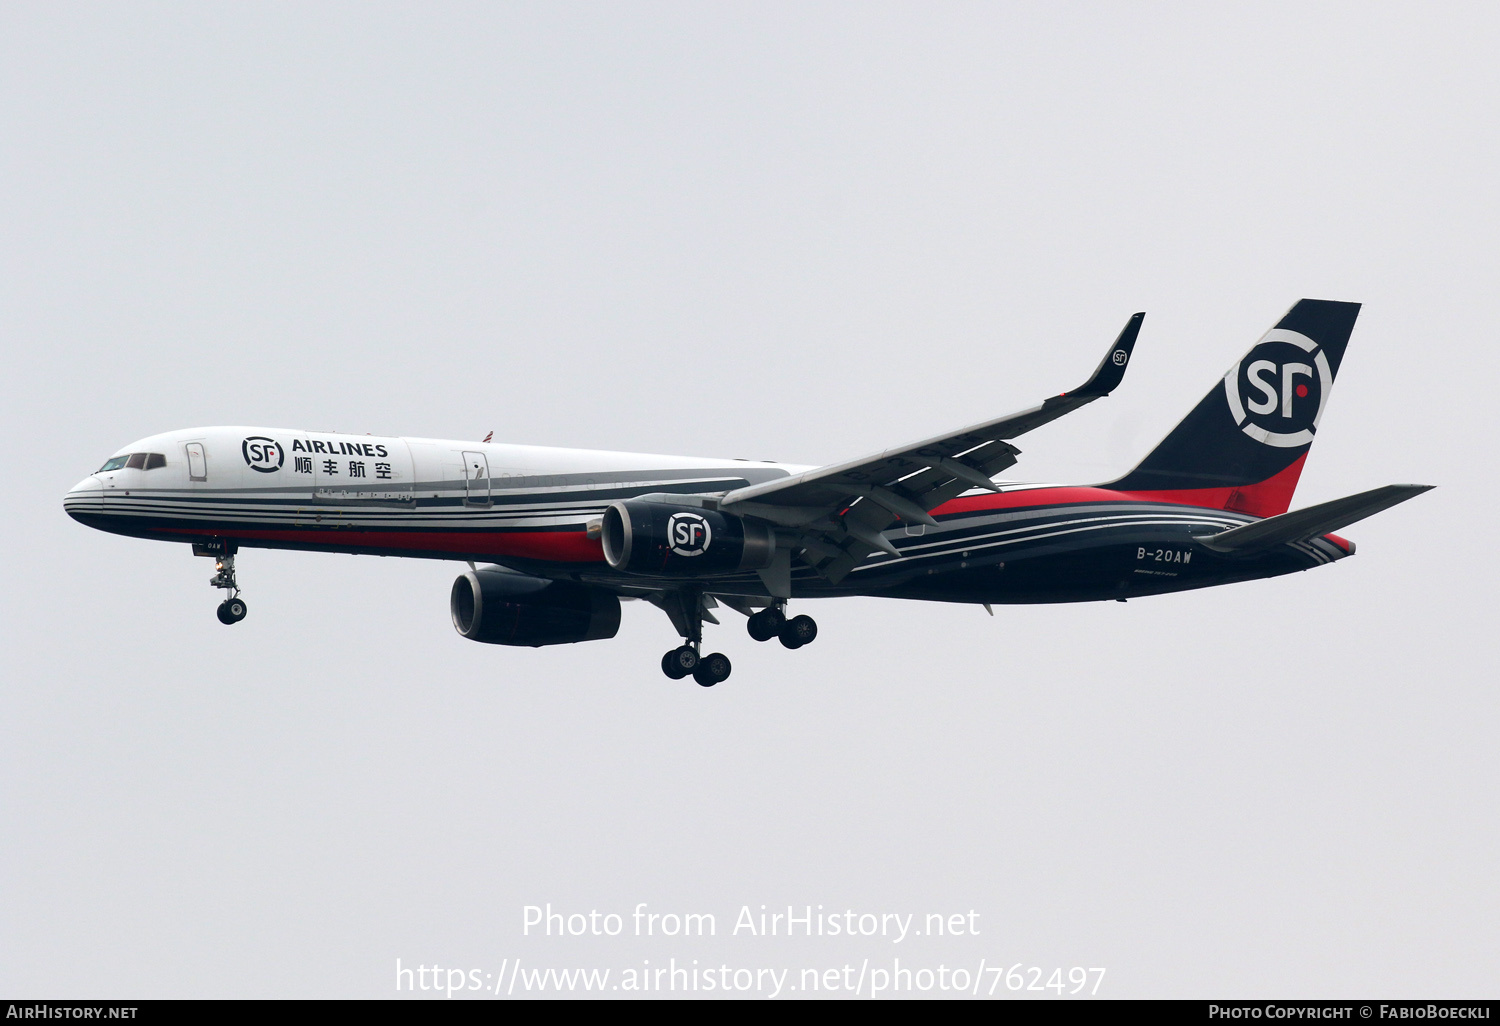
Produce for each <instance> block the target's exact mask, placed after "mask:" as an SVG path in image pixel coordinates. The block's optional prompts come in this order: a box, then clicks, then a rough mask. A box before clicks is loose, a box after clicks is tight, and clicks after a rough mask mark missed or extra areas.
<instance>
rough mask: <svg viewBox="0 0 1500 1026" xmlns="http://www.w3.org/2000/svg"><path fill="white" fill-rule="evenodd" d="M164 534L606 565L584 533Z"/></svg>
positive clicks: (168, 530)
mask: <svg viewBox="0 0 1500 1026" xmlns="http://www.w3.org/2000/svg"><path fill="white" fill-rule="evenodd" d="M158 530H159V531H160V532H161V533H163V534H190V535H193V536H195V537H200V538H203V537H210V538H226V539H229V540H236V541H237V540H243V541H279V542H288V543H291V544H296V545H324V546H328V547H329V548H335V549H351V548H355V549H386V550H389V551H401V550H406V551H411V552H451V553H453V555H454V557H462V556H479V557H488V556H516V557H519V558H522V559H540V560H548V561H552V562H558V563H602V562H604V548H603V547H602V546H601V545H600V543H599V542H598V541H594V540H590V538H589V537H588V535H587V534H585V533H584V532H583V531H362V530H357V529H351V528H343V527H340V528H333V529H328V530H322V531H295V530H294V531H268V530H240V529H237V528H212V529H209V530H204V529H194V528H187V527H163V528H158Z"/></svg>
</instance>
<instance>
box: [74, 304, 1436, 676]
mask: <svg viewBox="0 0 1500 1026" xmlns="http://www.w3.org/2000/svg"><path fill="white" fill-rule="evenodd" d="M1359 310H1360V305H1359V304H1358V303H1343V302H1332V301H1326V300H1313V299H1303V300H1301V301H1300V302H1298V303H1296V304H1295V305H1294V306H1293V307H1292V308H1291V309H1290V310H1289V311H1288V312H1287V313H1286V315H1285V316H1284V317H1282V318H1281V320H1280V321H1278V322H1277V323H1276V326H1275V327H1274V328H1272V329H1271V330H1270V331H1268V332H1267V333H1266V334H1265V335H1263V336H1262V337H1261V338H1260V339H1259V341H1257V342H1256V343H1255V345H1254V346H1252V347H1251V349H1250V351H1249V352H1248V353H1246V354H1245V356H1244V357H1243V358H1242V359H1240V361H1239V362H1238V363H1236V364H1235V365H1234V366H1233V367H1231V368H1230V369H1229V372H1228V373H1227V374H1226V375H1225V376H1224V378H1223V379H1222V381H1216V382H1215V383H1214V386H1213V387H1212V388H1211V389H1210V390H1209V392H1208V394H1207V395H1206V396H1204V398H1203V400H1202V401H1201V402H1199V403H1198V405H1197V406H1196V407H1194V408H1193V409H1192V411H1191V412H1189V413H1188V415H1187V416H1186V417H1185V418H1184V419H1183V421H1182V422H1181V423H1180V424H1178V425H1177V427H1176V428H1174V429H1173V430H1172V431H1171V432H1170V433H1169V434H1168V435H1167V436H1166V438H1165V439H1164V440H1163V441H1162V442H1161V443H1160V444H1159V445H1157V447H1156V448H1155V449H1153V450H1152V451H1151V452H1150V453H1149V454H1147V456H1146V457H1145V459H1143V460H1142V461H1141V463H1140V464H1139V465H1138V466H1136V467H1135V469H1133V470H1131V471H1130V472H1129V473H1127V474H1125V475H1124V476H1123V477H1121V478H1118V479H1117V480H1114V481H1110V482H1108V483H1105V484H1097V485H1050V484H1021V483H1014V482H1009V481H998V482H997V481H996V480H994V478H995V477H996V475H998V474H999V473H1000V472H1002V471H1004V470H1006V469H1007V468H1009V467H1010V466H1012V465H1013V464H1014V463H1015V462H1016V458H1017V456H1018V455H1019V454H1020V450H1019V449H1018V448H1016V446H1015V445H1014V444H1012V443H1013V441H1014V439H1016V438H1018V437H1019V436H1021V435H1023V434H1025V433H1026V432H1028V431H1032V430H1034V429H1036V428H1039V427H1041V426H1042V425H1044V424H1046V423H1048V422H1050V421H1053V420H1055V419H1057V418H1058V417H1061V416H1063V415H1064V414H1067V413H1070V412H1072V411H1073V410H1076V409H1078V408H1080V407H1082V406H1084V405H1086V404H1088V403H1091V402H1093V401H1094V400H1096V399H1099V398H1102V397H1104V396H1106V395H1109V394H1110V392H1112V391H1113V390H1114V389H1115V388H1116V387H1117V386H1118V385H1119V384H1120V382H1121V381H1122V380H1123V378H1124V375H1125V370H1126V367H1127V366H1128V364H1129V361H1130V358H1131V354H1132V352H1133V351H1134V347H1135V342H1136V338H1137V336H1138V335H1139V333H1140V330H1141V324H1142V322H1143V319H1144V317H1145V315H1144V314H1141V313H1137V314H1135V315H1133V316H1132V317H1131V318H1130V320H1129V321H1128V322H1127V323H1126V325H1125V328H1124V330H1123V331H1121V332H1120V335H1119V337H1118V338H1116V339H1115V341H1114V343H1113V344H1112V345H1111V346H1110V347H1109V349H1108V351H1107V352H1106V353H1105V355H1104V359H1103V360H1102V361H1101V362H1100V363H1099V366H1098V367H1097V369H1096V370H1095V371H1094V373H1093V374H1092V375H1091V376H1090V377H1089V379H1088V380H1087V381H1086V382H1085V383H1084V384H1083V385H1081V386H1080V387H1078V388H1076V389H1074V390H1073V391H1071V392H1063V393H1061V394H1059V395H1055V396H1052V397H1051V398H1049V399H1047V400H1046V401H1044V402H1042V403H1041V404H1040V405H1038V406H1034V407H1031V408H1030V409H1026V410H1022V411H1021V412H1019V413H1013V414H1009V415H1007V416H1004V417H999V418H996V419H993V420H988V421H985V422H983V423H980V424H975V425H973V426H971V427H967V428H963V429H962V430H959V431H954V432H950V433H948V434H943V435H938V436H936V437H933V438H927V439H923V440H921V441H918V442H915V443H912V444H910V445H904V446H899V447H897V448H893V449H887V450H884V451H882V452H878V453H875V454H873V455H871V456H866V457H863V458H861V459H855V460H850V461H848V462H845V463H837V464H832V465H829V466H823V467H808V466H798V465H791V464H782V463H775V462H761V461H753V460H738V459H703V458H695V457H687V456H657V455H645V454H639V453H626V452H605V451H593V450H580V449H560V448H546V447H539V446H522V445H503V444H495V443H489V442H466V441H445V440H437V439H428V438H403V437H391V436H374V435H353V434H339V433H333V432H321V431H299V430H289V429H282V428H259V427H208V428H192V429H188V430H183V431H171V432H168V433H166V434H159V435H153V436H151V437H149V438H143V439H141V440H140V441H138V442H132V443H131V444H130V445H127V446H125V447H124V448H123V449H121V450H119V451H118V452H117V453H116V454H115V455H113V456H111V457H110V458H109V459H108V460H106V461H105V463H104V465H103V466H102V467H100V468H99V470H97V471H96V472H95V473H93V474H91V475H89V476H88V477H86V478H85V479H84V480H83V481H81V482H80V483H79V484H78V485H77V486H75V487H74V488H73V489H72V490H71V491H69V492H68V494H67V496H66V498H65V499H64V502H63V506H64V509H65V510H66V512H67V513H68V514H69V515H70V516H72V517H73V518H74V519H76V520H78V521H80V522H81V523H83V524H86V525H87V526H89V527H94V528H98V529H100V530H103V531H109V532H112V533H115V534H123V535H128V536H132V537H139V538H154V539H158V540H163V541H174V542H180V543H183V544H189V545H191V546H192V551H193V553H194V555H199V556H208V557H212V558H214V559H215V561H216V562H215V571H216V572H215V574H214V576H213V578H212V579H211V580H210V582H209V583H210V584H211V585H212V586H213V587H215V588H219V589H223V591H224V592H225V598H224V601H223V602H221V603H220V605H219V608H218V617H219V620H220V621H221V622H223V623H225V624H235V623H238V622H239V621H241V620H243V619H244V617H245V613H246V605H245V601H244V599H243V598H242V597H241V596H240V588H239V583H238V580H237V578H236V571H235V556H236V554H237V553H238V551H239V550H240V549H241V548H279V549H301V550H308V551H316V552H346V553H357V554H376V555H383V556H415V557H424V558H429V559H448V560H461V561H465V562H467V563H468V565H469V569H468V571H467V572H465V573H463V574H461V575H460V576H459V577H458V578H457V580H455V581H454V583H453V587H452V589H451V591H450V593H449V609H450V612H451V615H452V618H453V624H454V627H455V628H456V629H457V631H458V633H459V634H460V635H462V636H463V637H465V638H467V639H469V640H471V641H479V642H484V643H487V644H495V645H518V646H533V647H540V646H543V645H559V644H569V643H574V642H582V641H593V640H599V639H605V638H612V637H614V636H615V635H616V634H617V633H618V631H619V627H620V601H621V600H622V599H627V600H628V599H642V600H645V601H648V602H650V603H652V604H654V605H656V606H657V607H659V608H660V609H661V610H662V611H664V612H665V613H666V614H667V616H668V617H669V618H670V620H671V622H672V625H673V627H674V628H675V629H676V631H677V633H678V634H679V635H680V636H681V637H682V639H683V643H682V645H681V646H679V647H677V648H674V649H672V650H671V651H669V652H667V653H666V654H665V655H663V656H662V660H661V668H662V672H663V673H665V674H666V675H667V676H668V677H670V678H672V679H674V680H681V679H683V678H685V677H688V676H692V678H693V679H694V680H695V681H696V682H697V683H698V684H700V685H702V686H704V687H712V686H714V685H716V684H718V683H720V682H722V681H724V680H725V679H727V678H728V677H729V675H730V670H731V665H730V661H729V658H728V657H727V656H725V655H724V654H723V653H719V652H714V653H710V654H707V655H704V654H703V651H702V649H703V625H704V624H705V623H712V624H718V623H719V620H718V619H717V617H716V616H715V615H714V613H713V610H714V609H717V608H719V607H720V606H721V605H723V606H726V607H728V608H730V609H733V610H735V611H737V612H739V613H741V614H743V615H744V616H746V617H747V618H748V619H747V621H746V626H747V629H748V631H749V634H750V636H751V637H752V638H753V639H754V640H756V641H769V640H771V639H773V638H774V639H777V640H779V641H780V643H781V644H782V645H784V646H785V647H786V648H788V649H797V648H801V647H803V646H804V645H807V644H809V643H810V642H812V641H813V640H814V639H815V638H816V637H817V634H818V627H817V623H816V622H815V621H814V620H813V618H812V617H810V616H808V615H807V614H805V613H803V614H798V615H790V614H789V613H788V610H787V604H788V602H790V601H793V600H802V599H812V598H827V597H836V596H845V595H873V596H884V597H890V598H904V599H920V600H928V601H938V602H960V603H971V604H979V605H983V606H984V607H985V609H986V611H988V612H989V613H990V615H992V616H993V615H994V610H993V608H992V606H993V605H998V604H1007V603H1038V602H1085V601H1100V600H1110V599H1114V600H1117V601H1121V602H1123V601H1125V600H1127V599H1131V598H1139V597H1143V596H1147V595H1159V594H1165V593H1169V592H1177V591H1185V590H1189V589H1194V588H1205V587H1210V586H1213V585H1220V584H1229V583H1233V582H1238V581H1248V580H1256V579H1259V578H1265V577H1276V576H1280V575H1282V574H1288V573H1292V572H1293V571H1299V570H1309V569H1312V568H1313V567H1317V566H1322V565H1323V564H1325V563H1333V562H1336V561H1337V560H1340V559H1344V558H1346V557H1348V556H1351V555H1353V554H1354V543H1353V542H1350V541H1347V540H1345V539H1343V538H1341V537H1339V536H1338V535H1336V534H1333V533H1331V532H1333V531H1335V530H1338V529H1341V528H1343V527H1345V526H1347V525H1349V524H1352V523H1354V522H1355V521H1358V520H1361V519H1363V518H1364V517H1367V516H1370V515H1372V514H1374V513H1378V512H1380V511H1381V510H1384V509H1388V508H1389V507H1391V506H1394V505H1396V504H1397V503H1400V502H1404V501H1406V500H1407V499H1410V498H1412V497H1413V496H1415V495H1417V494H1420V493H1421V492H1424V491H1426V490H1427V489H1428V488H1430V487H1432V486H1430V485H1413V484H1393V485H1386V486H1385V487H1382V488H1375V489H1373V490H1371V491H1366V492H1361V493H1359V494H1357V495H1351V496H1348V497H1345V498H1342V499H1335V500H1333V501H1331V502H1324V503H1319V504H1318V505H1315V506H1310V507H1307V508H1305V509H1300V510H1297V511H1296V512H1288V510H1289V508H1290V505H1291V499H1292V493H1293V491H1294V490H1295V488H1296V486H1297V480H1298V478H1299V477H1300V475H1301V473H1302V467H1303V464H1304V462H1305V461H1306V458H1307V453H1308V450H1309V449H1310V448H1311V446H1312V443H1313V440H1314V438H1315V437H1316V434H1317V431H1318V429H1319V425H1320V423H1321V421H1322V417H1323V411H1324V408H1325V406H1326V404H1327V402H1328V397H1329V394H1330V392H1331V391H1332V388H1333V382H1334V378H1335V376H1336V375H1337V373H1338V369H1339V366H1340V364H1341V363H1342V361H1343V357H1344V350H1345V347H1346V346H1347V344H1348V342H1349V337H1350V335H1351V333H1352V332H1353V329H1354V322H1355V319H1356V317H1358V315H1359ZM480 562H484V563H486V564H487V565H485V566H483V567H480V566H478V563H480Z"/></svg>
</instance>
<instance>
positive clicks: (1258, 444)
mask: <svg viewBox="0 0 1500 1026" xmlns="http://www.w3.org/2000/svg"><path fill="white" fill-rule="evenodd" d="M1358 316H1359V304H1358V303H1336V302H1332V301H1329V300H1323V299H1304V300H1301V301H1300V302H1298V303H1297V305H1296V306H1294V307H1292V308H1291V309H1290V310H1288V311H1287V313H1286V316H1285V317H1283V318H1282V319H1281V320H1280V321H1279V322H1277V324H1276V327H1274V328H1272V329H1271V330H1270V331H1268V332H1266V333H1265V335H1264V336H1262V337H1261V340H1260V341H1259V342H1257V343H1255V345H1254V346H1253V347H1251V349H1250V351H1249V352H1248V353H1246V354H1245V356H1244V358H1243V359H1241V360H1240V362H1239V363H1237V364H1235V365H1234V366H1233V367H1231V368H1230V370H1229V373H1228V374H1226V375H1225V376H1224V380H1223V381H1221V382H1219V383H1218V384H1217V385H1215V386H1214V388H1213V389H1212V390H1211V391H1210V392H1209V393H1208V395H1206V396H1204V397H1203V401H1202V402H1200V403H1199V404H1198V405H1197V406H1196V407H1194V408H1193V412H1191V413H1189V414H1188V415H1187V416H1186V417H1185V418H1183V421H1182V423H1181V424H1178V425H1177V427H1176V428H1174V429H1173V431H1172V433H1171V434H1169V435H1167V437H1166V438H1164V439H1163V440H1162V442H1161V444H1160V445H1158V446H1157V447H1156V448H1155V449H1153V450H1152V451H1151V453H1150V454H1149V455H1148V456H1147V457H1146V458H1145V459H1144V460H1142V461H1141V463H1140V466H1138V467H1136V468H1135V469H1134V470H1132V471H1131V472H1130V473H1128V474H1126V475H1125V476H1124V477H1122V478H1120V479H1119V480H1118V481H1115V482H1113V483H1111V484H1109V485H1106V487H1109V488H1114V489H1116V490H1118V491H1125V492H1133V493H1136V494H1144V495H1149V496H1150V497H1152V498H1154V499H1164V500H1166V501H1168V502H1187V503H1191V504H1193V505H1195V506H1209V507H1213V508H1216V509H1229V510H1235V511H1238V512H1241V513H1249V514H1251V515H1252V516H1257V517H1272V516H1276V515H1278V514H1281V513H1285V512H1286V511H1287V509H1288V507H1290V506H1291V503H1292V492H1293V491H1295V490H1296V488H1297V478H1298V477H1300V476H1301V474H1302V464H1303V461H1305V460H1306V459H1307V450H1308V449H1310V448H1312V443H1313V438H1314V437H1315V435H1316V434H1317V430H1318V422H1319V421H1320V420H1321V419H1322V416H1323V408H1324V406H1325V405H1326V404H1327V402H1328V394H1329V393H1330V392H1331V391H1332V390H1333V379H1334V377H1335V375H1337V374H1338V371H1339V364H1340V363H1341V362H1342V361H1343V359H1344V347H1345V346H1347V345H1348V344H1349V335H1350V333H1351V332H1352V331H1353V330H1354V319H1355V318H1356V317H1358Z"/></svg>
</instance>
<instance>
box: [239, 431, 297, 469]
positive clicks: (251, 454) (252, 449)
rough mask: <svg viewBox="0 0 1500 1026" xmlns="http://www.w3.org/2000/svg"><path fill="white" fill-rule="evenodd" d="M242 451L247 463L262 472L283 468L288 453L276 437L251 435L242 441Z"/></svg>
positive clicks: (251, 467)
mask: <svg viewBox="0 0 1500 1026" xmlns="http://www.w3.org/2000/svg"><path fill="white" fill-rule="evenodd" d="M240 452H241V453H243V454H244V456H245V465H246V466H248V467H249V468H250V469H251V470H258V471H260V472H261V473H262V474H274V473H275V472H276V471H278V470H280V469H281V464H282V462H283V461H285V460H286V453H284V452H283V451H282V449H281V446H280V444H279V443H277V442H276V440H275V439H272V438H265V437H263V436H261V435H251V436H250V437H249V438H247V439H245V440H244V441H243V442H241V443H240Z"/></svg>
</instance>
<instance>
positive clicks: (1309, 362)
mask: <svg viewBox="0 0 1500 1026" xmlns="http://www.w3.org/2000/svg"><path fill="white" fill-rule="evenodd" d="M1332 388H1333V370H1332V369H1331V368H1330V367H1329V365H1328V357H1327V355H1326V354H1324V352H1323V350H1322V348H1321V347H1319V345H1318V344H1317V343H1316V342H1314V341H1313V340H1312V339H1310V338H1308V337H1307V336H1306V335H1303V334H1301V333H1300V332H1295V331H1287V330H1286V329H1284V328H1273V329H1271V330H1270V331H1268V332H1266V336H1265V338H1263V339H1261V340H1260V342H1259V343H1257V344H1256V346H1255V348H1254V349H1252V350H1250V352H1249V353H1248V354H1246V356H1245V358H1244V359H1243V360H1241V361H1240V362H1239V365H1238V366H1236V367H1235V368H1234V369H1233V370H1231V371H1230V372H1229V373H1228V374H1226V375H1225V376H1224V395H1225V397H1226V398H1227V399H1228V400H1229V412H1230V414H1231V415H1232V416H1233V417H1234V422H1235V423H1236V424H1237V425H1239V428H1240V430H1241V431H1243V432H1245V434H1247V435H1249V436H1250V437H1251V438H1253V439H1255V440H1256V441H1257V442H1261V443H1263V444H1265V445H1274V446H1277V447H1278V448H1294V447H1296V446H1300V445H1308V444H1310V443H1311V442H1312V440H1313V435H1314V434H1315V433H1316V432H1317V430H1318V421H1319V420H1321V419H1322V417H1323V404H1324V403H1326V402H1327V401H1328V393H1329V391H1331V390H1332Z"/></svg>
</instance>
